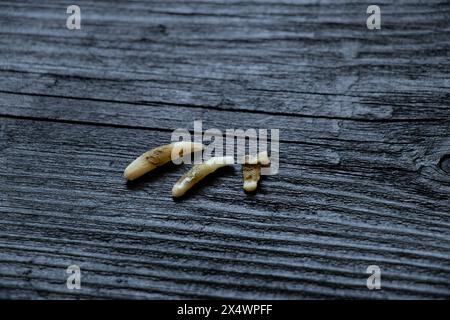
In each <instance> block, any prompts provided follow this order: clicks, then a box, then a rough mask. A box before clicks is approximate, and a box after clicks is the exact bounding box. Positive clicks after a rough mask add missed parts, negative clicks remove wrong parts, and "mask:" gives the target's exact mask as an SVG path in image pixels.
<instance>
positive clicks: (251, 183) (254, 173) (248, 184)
mask: <svg viewBox="0 0 450 320" xmlns="http://www.w3.org/2000/svg"><path fill="white" fill-rule="evenodd" d="M269 164H270V159H269V157H268V156H267V152H266V151H264V152H260V153H258V154H257V155H256V156H246V157H245V160H244V164H243V165H242V174H243V177H244V190H245V191H247V192H252V191H255V190H256V187H257V186H258V181H259V179H260V178H261V166H262V165H263V166H267V165H269Z"/></svg>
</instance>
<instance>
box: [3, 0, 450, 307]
mask: <svg viewBox="0 0 450 320" xmlns="http://www.w3.org/2000/svg"><path fill="white" fill-rule="evenodd" d="M112 3H113V2H109V1H97V0H95V1H94V0H91V1H81V0H79V1H76V4H78V5H79V6H80V7H81V14H82V20H81V22H82V29H81V30H78V31H71V30H67V29H66V27H65V23H66V17H67V14H66V13H65V11H66V8H67V6H68V5H69V4H72V3H68V2H67V1H57V0H55V1H2V2H1V3H0V126H1V130H0V150H1V158H0V176H1V183H0V200H1V201H0V214H1V218H0V298H34V299H37V298H289V299H293V298H342V297H345V298H392V299H393V298H447V299H448V298H450V221H449V217H450V170H449V162H450V160H445V158H443V157H444V156H445V155H446V154H450V102H449V101H450V76H449V75H450V59H449V58H450V24H449V21H450V20H449V17H450V3H448V2H447V1H415V0H409V1H406V0H405V1H384V0H383V1H378V2H377V4H378V5H380V6H381V11H382V29H381V30H377V31H369V30H367V28H366V25H365V21H366V17H367V15H366V8H367V6H368V5H369V4H372V1H359V2H354V1H331V0H330V1H320V2H319V1H312V0H311V1H282V2H279V1H258V2H254V1H226V2H225V1H181V0H179V1H154V2H151V1H143V0H135V1H117V2H116V1H115V2H114V4H112ZM196 119H202V120H203V123H204V128H205V129H206V128H211V127H215V128H219V129H225V128H249V127H252V128H255V127H262V128H280V130H281V131H280V138H281V144H280V152H281V154H280V156H281V159H280V173H279V175H276V176H270V177H267V178H265V179H264V181H263V183H262V187H261V190H260V191H259V192H258V193H257V194H256V195H253V196H249V195H246V194H245V193H243V191H242V187H241V179H242V178H241V173H240V169H239V167H238V166H236V168H235V169H234V170H232V169H229V170H224V171H221V172H219V173H218V174H216V175H214V176H213V177H212V178H211V179H208V180H207V181H206V182H205V183H203V184H202V185H201V186H200V187H199V188H197V190H195V192H194V193H192V194H191V195H190V196H189V197H187V198H186V199H184V200H183V201H178V202H174V201H173V200H172V198H171V195H170V190H171V187H172V185H173V183H174V182H175V181H176V180H177V178H178V177H179V176H181V175H182V174H183V173H184V172H185V171H186V170H187V168H186V166H181V167H171V166H168V167H167V172H165V170H159V171H157V172H155V173H153V174H151V175H148V176H146V177H145V178H144V179H142V180H141V181H139V182H138V183H135V184H133V185H127V184H126V183H125V182H124V181H123V178H122V172H123V169H124V168H125V166H126V165H127V164H128V163H129V162H130V161H131V160H132V159H134V157H136V156H137V155H139V154H140V153H142V152H144V151H146V150H147V149H149V148H152V147H154V146H157V145H159V144H163V143H166V142H167V141H169V140H170V133H171V131H172V130H174V129H175V128H178V127H187V128H191V129H192V125H193V121H194V120H196ZM441 159H444V160H443V161H442V163H440V160H441ZM72 264H77V265H79V266H80V267H81V270H82V279H81V280H82V288H81V290H78V291H77V290H74V291H70V290H68V289H67V288H66V285H65V283H66V277H67V274H66V272H65V271H66V268H67V267H68V266H69V265H72ZM369 265H378V266H380V268H381V276H382V280H381V281H382V290H379V291H370V290H368V289H367V288H366V279H367V276H368V275H367V274H366V273H365V272H366V268H367V266H369Z"/></svg>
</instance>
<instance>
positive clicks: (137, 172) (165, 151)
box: [123, 142, 203, 180]
mask: <svg viewBox="0 0 450 320" xmlns="http://www.w3.org/2000/svg"><path fill="white" fill-rule="evenodd" d="M202 149H203V145H202V144H201V143H195V142H174V143H171V144H166V145H163V146H159V147H157V148H154V149H152V150H150V151H147V152H145V153H144V154H142V155H141V156H139V157H138V158H137V159H136V160H134V161H133V162H132V163H130V164H129V165H128V167H127V168H126V169H125V172H124V174H123V175H124V177H125V178H126V179H128V180H134V179H137V178H139V177H140V176H142V175H144V174H146V173H147V172H150V171H152V170H153V169H155V168H157V167H159V166H162V165H163V164H166V163H167V162H169V161H171V160H172V161H175V160H176V159H178V158H180V157H183V156H184V155H186V154H189V153H193V152H197V151H201V150H202ZM172 151H176V152H172ZM172 153H174V154H172Z"/></svg>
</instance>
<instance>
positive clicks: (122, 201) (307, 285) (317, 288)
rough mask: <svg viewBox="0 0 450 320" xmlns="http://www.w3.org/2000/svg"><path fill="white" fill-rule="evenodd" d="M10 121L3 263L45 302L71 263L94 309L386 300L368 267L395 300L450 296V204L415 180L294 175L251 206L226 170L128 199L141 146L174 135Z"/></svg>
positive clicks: (153, 185) (151, 180)
mask: <svg viewBox="0 0 450 320" xmlns="http://www.w3.org/2000/svg"><path fill="white" fill-rule="evenodd" d="M2 122H3V125H4V128H3V130H4V132H3V134H4V136H6V137H7V141H8V143H7V145H6V148H4V149H3V154H4V155H5V158H6V166H5V167H3V168H2V169H1V171H0V174H1V175H2V177H4V179H3V180H5V181H4V183H2V185H1V187H0V188H1V189H2V191H1V193H2V194H3V195H5V196H6V199H4V200H5V202H2V205H1V206H2V207H1V211H2V217H3V223H2V224H1V226H0V228H1V232H0V239H1V240H0V246H2V247H3V248H4V249H3V250H1V252H2V253H1V254H0V255H1V259H2V261H4V262H3V263H6V265H7V266H9V265H10V264H12V266H14V267H13V268H11V267H7V266H5V268H4V269H3V272H2V274H3V273H4V274H5V276H8V277H11V276H14V275H16V276H17V274H16V273H15V272H16V271H17V270H18V269H16V268H19V266H20V265H21V262H20V261H17V255H23V256H24V259H28V260H24V261H30V260H29V259H32V263H33V264H37V265H38V266H39V268H38V270H36V269H35V268H34V267H30V266H29V263H28V267H27V266H26V265H23V267H20V268H25V269H24V270H29V271H31V270H32V271H31V273H30V274H29V275H27V277H28V278H29V279H30V281H32V282H33V283H35V290H36V291H42V292H43V294H54V293H55V292H54V291H55V290H56V291H58V290H62V289H61V288H59V287H53V286H52V285H51V281H55V280H57V279H60V280H59V281H60V286H64V281H63V280H61V279H64V276H65V275H64V265H65V264H69V263H70V262H69V261H72V262H73V263H75V262H79V263H81V265H82V266H83V267H84V268H86V270H87V271H86V272H87V274H88V275H89V276H88V279H87V283H86V287H87V288H89V289H88V290H87V291H86V294H92V295H93V296H97V297H107V296H109V297H120V296H121V295H126V293H125V292H127V290H130V292H133V288H135V289H136V290H135V291H134V293H131V296H136V297H151V295H155V294H157V293H158V292H159V293H161V294H167V297H168V296H170V295H173V296H176V297H182V296H183V295H185V296H188V297H236V296H240V297H284V298H288V297H291V298H293V297H297V298H301V297H320V296H321V297H327V296H328V297H331V296H346V297H377V296H378V297H382V296H384V295H383V293H381V294H375V293H373V292H370V291H368V290H367V289H366V288H365V274H364V270H365V266H367V265H369V264H374V263H375V264H380V265H382V266H384V269H386V270H385V273H384V274H383V275H384V277H383V279H384V280H383V281H384V288H385V291H384V292H386V294H388V296H389V297H448V293H449V292H448V277H449V272H450V266H449V252H450V241H449V230H450V228H449V225H448V214H447V212H448V201H447V200H446V199H445V198H444V193H442V194H441V195H439V194H435V193H434V192H432V193H429V194H428V193H424V192H423V188H424V187H425V184H423V180H422V179H421V178H420V176H418V174H417V173H405V172H392V173H391V174H390V175H389V174H388V175H385V170H382V169H378V170H377V169H375V168H373V169H372V172H373V173H377V171H379V174H380V175H379V176H378V177H376V176H372V177H370V176H368V175H366V174H364V172H359V171H358V169H355V170H354V171H353V172H352V173H353V175H352V176H348V175H346V174H339V173H338V172H334V170H332V169H331V168H329V169H326V168H322V169H321V170H320V171H317V172H316V171H309V172H308V170H307V169H305V170H304V172H302V171H299V170H298V169H301V168H302V167H301V166H300V167H297V166H295V167H292V168H297V170H282V171H281V172H280V175H279V176H276V177H268V178H267V179H265V180H264V182H263V188H262V190H261V192H260V193H258V194H256V195H255V196H253V197H248V196H246V195H245V194H243V192H242V191H241V186H240V184H241V178H240V176H239V172H238V171H235V172H233V171H225V172H222V174H218V175H216V177H215V178H216V179H214V180H212V179H211V180H210V181H208V183H207V185H208V187H207V188H204V187H203V188H199V189H198V190H196V193H195V194H193V195H191V196H190V197H188V198H187V199H185V200H184V201H182V202H173V201H172V200H171V198H170V192H169V191H170V188H171V185H172V184H173V183H174V181H175V180H176V178H177V176H179V175H181V173H182V172H183V171H184V170H183V169H182V168H172V169H170V170H169V172H168V173H167V174H162V172H159V173H157V174H156V175H154V176H153V177H152V176H150V177H148V178H147V179H145V180H144V181H142V182H141V183H138V184H137V185H135V186H130V187H128V188H127V186H126V185H125V184H124V182H123V180H122V177H121V172H122V170H123V167H124V165H125V164H126V163H127V162H128V161H129V159H130V158H132V157H133V154H134V153H135V149H136V148H139V143H138V141H140V140H141V139H145V138H146V139H148V140H150V141H154V142H155V143H156V144H158V143H161V142H162V141H164V139H165V135H166V133H164V134H161V133H157V132H153V131H147V130H136V129H121V130H117V129H116V128H108V127H98V126H89V125H76V124H73V125H69V124H65V123H62V124H59V123H51V122H50V123H46V122H35V121H29V120H14V119H11V120H6V119H3V120H2ZM131 137H134V139H131ZM282 164H283V165H288V164H286V163H285V162H283V163H282ZM358 174H360V175H361V176H358ZM381 175H383V177H381ZM413 179H414V180H413ZM410 181H415V183H414V184H413V186H411V183H410ZM296 185H300V186H301V187H296ZM337 185H339V186H340V187H339V189H336V186H337ZM368 185H370V186H371V188H367V186H368ZM364 186H365V187H364ZM387 186H389V187H387ZM330 188H332V189H330ZM386 188H389V189H390V190H389V191H388V192H387V190H386ZM299 195H300V196H299ZM236 199H237V200H236ZM404 199H408V202H404V201H403V200H404ZM414 199H417V200H416V201H415V200H414ZM431 205H432V206H434V208H433V209H432V208H431V207H430V206H431ZM19 244H20V246H19ZM36 250H37V251H36ZM36 255H37V256H36ZM22 264H23V263H22ZM27 268H28V269H27ZM7 270H10V271H7ZM13 270H16V271H13ZM39 270H42V271H39ZM41 272H42V275H41ZM55 273H58V275H56V274H55ZM103 274H104V276H103ZM19 278H20V277H19ZM118 279H123V281H124V282H120V281H119V282H117V281H118ZM49 281H50V283H49ZM91 281H92V282H91ZM103 284H105V287H103ZM50 287H52V288H50ZM101 288H105V289H101ZM10 294H11V296H14V292H10ZM19 295H20V294H18V296H19ZM63 295H64V293H63Z"/></svg>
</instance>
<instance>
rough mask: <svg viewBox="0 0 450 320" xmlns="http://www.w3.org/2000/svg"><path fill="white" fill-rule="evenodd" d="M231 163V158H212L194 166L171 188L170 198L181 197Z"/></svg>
mask: <svg viewBox="0 0 450 320" xmlns="http://www.w3.org/2000/svg"><path fill="white" fill-rule="evenodd" d="M233 163H234V158H233V157H213V158H211V159H209V160H207V161H205V162H203V163H201V164H197V165H194V166H193V167H192V169H191V170H189V171H188V172H187V173H186V174H185V175H183V176H182V177H181V178H180V179H179V180H178V181H177V183H175V185H174V186H173V188H172V196H173V197H174V198H177V197H181V196H182V195H184V194H185V193H186V192H187V191H188V190H189V189H190V188H192V187H193V186H194V185H195V184H196V183H197V182H199V181H200V180H202V179H203V178H204V177H206V176H207V175H208V174H210V173H213V172H214V171H216V170H217V169H219V168H221V167H224V166H227V165H231V164H233Z"/></svg>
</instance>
